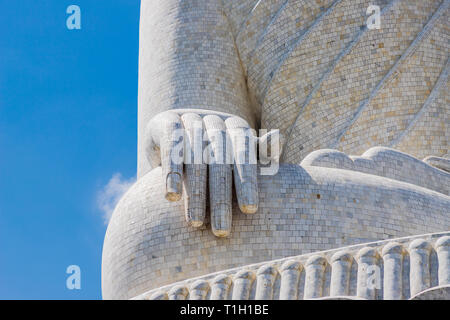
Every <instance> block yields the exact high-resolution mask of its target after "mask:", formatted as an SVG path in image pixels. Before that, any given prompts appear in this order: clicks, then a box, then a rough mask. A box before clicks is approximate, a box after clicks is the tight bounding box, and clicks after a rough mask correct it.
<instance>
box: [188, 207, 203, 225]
mask: <svg viewBox="0 0 450 320" xmlns="http://www.w3.org/2000/svg"><path fill="white" fill-rule="evenodd" d="M204 220H205V208H199V207H194V208H187V209H186V221H187V222H188V224H189V225H190V226H191V227H194V228H200V227H201V226H203V222H204Z"/></svg>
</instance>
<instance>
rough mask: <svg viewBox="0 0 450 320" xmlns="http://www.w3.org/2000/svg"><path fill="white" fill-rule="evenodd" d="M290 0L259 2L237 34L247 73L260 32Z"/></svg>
mask: <svg viewBox="0 0 450 320" xmlns="http://www.w3.org/2000/svg"><path fill="white" fill-rule="evenodd" d="M287 2H288V0H263V1H260V2H258V4H257V5H256V6H255V8H254V9H253V10H252V12H251V14H250V15H249V17H248V19H247V20H246V21H245V23H244V25H243V27H242V29H241V32H239V34H238V35H237V36H236V45H237V47H238V49H239V55H240V57H241V60H242V65H243V67H244V71H245V73H247V66H248V61H249V60H250V57H251V55H252V53H253V51H254V49H255V47H256V44H257V41H258V38H259V36H260V34H262V33H264V30H265V29H266V27H267V26H268V25H269V24H270V23H271V21H272V20H273V19H275V18H276V16H277V15H278V13H279V12H280V11H282V10H283V8H284V7H285V6H286V4H287Z"/></svg>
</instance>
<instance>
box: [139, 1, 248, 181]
mask: <svg viewBox="0 0 450 320" xmlns="http://www.w3.org/2000/svg"><path fill="white" fill-rule="evenodd" d="M181 108H182V109H190V108H193V109H204V110H212V111H220V112H226V113H230V114H234V115H237V116H240V117H242V118H244V119H245V120H247V121H248V123H249V124H250V126H252V127H254V122H255V121H254V114H253V112H252V110H251V108H250V107H249V104H248V99H247V88H246V83H245V78H244V76H243V72H242V67H241V64H240V60H239V56H238V53H237V51H236V47H235V45H234V40H233V36H232V34H231V31H230V27H229V24H228V21H227V17H226V16H225V15H224V13H223V10H222V8H221V5H220V1H217V0H211V1H179V0H154V1H149V0H144V1H142V5H141V25H140V52H139V149H140V150H139V153H141V152H142V144H141V143H142V141H143V140H144V139H143V134H144V131H145V126H146V125H147V123H148V121H149V120H150V119H151V118H152V117H154V116H155V115H156V114H158V113H160V112H163V111H167V110H171V109H181ZM139 158H140V160H139V170H138V171H139V172H140V173H139V174H140V175H141V174H143V173H144V172H145V171H147V170H148V169H146V168H145V167H146V166H147V164H145V163H144V162H145V161H144V160H143V159H142V158H143V157H142V155H141V154H140V155H139Z"/></svg>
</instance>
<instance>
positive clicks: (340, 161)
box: [301, 147, 450, 195]
mask: <svg viewBox="0 0 450 320" xmlns="http://www.w3.org/2000/svg"><path fill="white" fill-rule="evenodd" d="M301 166H314V167H326V168H336V169H345V170H352V171H359V172H363V173H368V174H373V175H377V176H382V177H386V178H390V179H394V180H399V181H403V182H407V183H411V184H414V185H417V186H421V187H424V188H427V189H430V190H434V191H437V192H440V193H443V194H445V195H450V173H448V172H445V171H443V170H440V169H437V168H435V167H434V166H431V165H430V164H429V163H427V162H424V161H422V160H419V159H416V158H414V157H413V156H410V155H408V154H406V153H403V152H400V151H397V150H394V149H390V148H386V147H374V148H371V149H369V150H367V151H366V152H365V153H364V154H363V155H362V156H360V157H359V156H348V155H346V154H345V153H343V152H341V151H338V150H334V149H322V150H317V151H314V152H311V153H310V154H309V155H308V156H306V157H305V159H303V161H302V162H301Z"/></svg>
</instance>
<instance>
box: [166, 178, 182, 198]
mask: <svg viewBox="0 0 450 320" xmlns="http://www.w3.org/2000/svg"><path fill="white" fill-rule="evenodd" d="M166 199H167V200H169V201H178V200H180V199H181V176H180V175H179V174H177V173H169V174H168V175H167V179H166Z"/></svg>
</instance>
